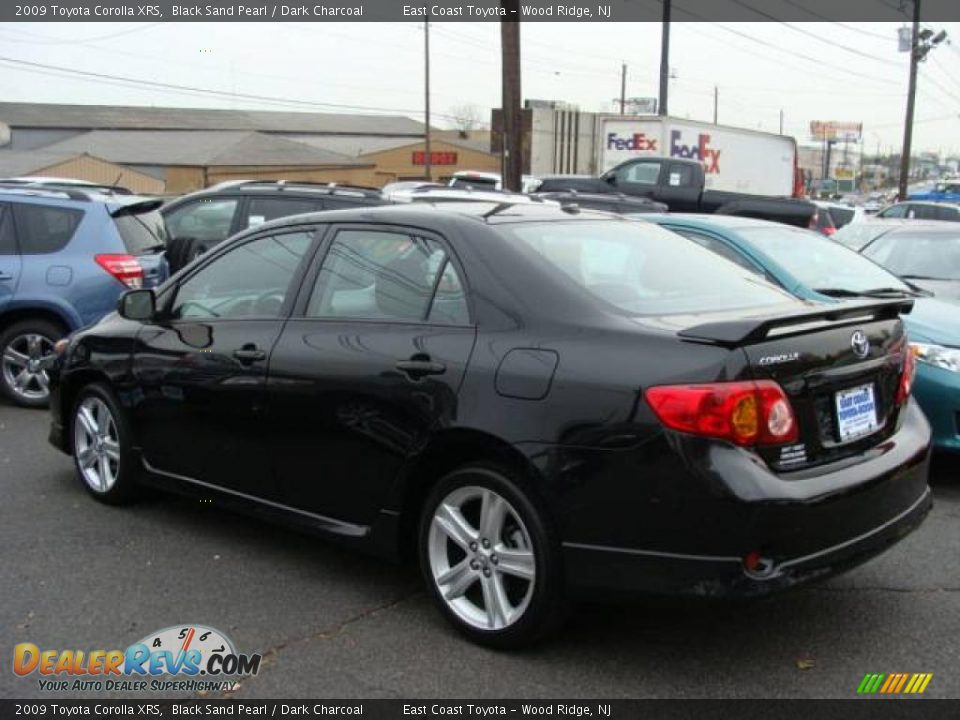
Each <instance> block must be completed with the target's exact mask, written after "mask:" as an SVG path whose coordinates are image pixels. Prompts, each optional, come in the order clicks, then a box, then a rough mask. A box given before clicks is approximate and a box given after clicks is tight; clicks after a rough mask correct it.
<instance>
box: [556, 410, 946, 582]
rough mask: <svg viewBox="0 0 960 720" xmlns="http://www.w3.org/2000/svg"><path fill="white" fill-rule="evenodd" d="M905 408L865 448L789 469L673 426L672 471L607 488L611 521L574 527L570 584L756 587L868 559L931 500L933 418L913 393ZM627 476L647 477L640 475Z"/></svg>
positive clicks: (915, 522)
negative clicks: (750, 564) (685, 435)
mask: <svg viewBox="0 0 960 720" xmlns="http://www.w3.org/2000/svg"><path fill="white" fill-rule="evenodd" d="M903 415H904V417H903V422H902V424H901V426H900V428H899V429H898V430H897V432H895V433H894V434H893V435H892V436H890V437H889V438H887V439H886V440H884V441H883V442H881V443H879V444H878V445H877V446H876V447H874V448H872V449H870V450H869V451H867V452H865V453H863V454H862V455H859V456H857V457H854V458H847V459H845V460H844V461H841V462H837V463H833V464H831V465H826V466H820V467H815V468H809V469H807V470H803V471H798V472H796V473H791V474H789V475H783V474H780V475H778V474H775V473H773V472H771V471H770V469H769V468H768V467H767V466H766V465H765V464H764V463H762V462H759V461H758V460H757V458H756V457H755V456H753V455H752V454H751V453H749V452H746V451H743V450H742V449H740V448H734V447H732V446H726V445H718V444H713V445H712V446H705V445H702V444H699V443H698V444H696V445H695V447H692V448H691V447H684V445H683V442H684V441H682V440H678V438H676V437H673V438H670V446H671V447H670V450H669V452H670V453H671V454H674V457H675V461H674V462H672V463H670V464H671V465H672V466H673V468H674V471H673V472H671V473H670V474H669V475H668V477H667V478H666V479H664V480H663V481H661V482H657V483H648V484H647V489H646V493H644V494H641V492H642V491H641V492H638V491H637V488H636V487H634V488H632V489H631V491H630V493H631V494H630V496H629V497H627V496H626V495H624V496H623V497H615V498H613V501H612V502H610V498H607V502H610V507H609V509H608V513H607V518H608V523H607V526H606V528H597V527H592V528H584V531H583V532H577V528H576V526H572V525H571V526H570V527H569V529H570V530H571V531H570V532H567V533H565V536H564V542H563V550H564V563H565V565H564V566H565V571H566V575H567V579H568V584H569V585H570V587H571V590H572V591H574V592H578V591H583V590H587V591H590V592H591V594H592V595H593V596H596V591H597V590H599V591H602V592H604V593H605V594H611V593H612V594H617V593H626V594H637V593H643V594H667V595H687V596H696V597H717V598H721V597H750V596H759V595H765V594H769V593H772V592H776V591H778V590H783V589H786V588H789V587H793V586H796V585H798V584H801V583H804V582H807V581H811V580H815V579H820V578H824V577H827V576H830V575H833V574H836V573H838V572H842V571H844V570H847V569H849V568H852V567H854V566H856V565H859V564H860V563H863V562H865V561H866V560H868V559H870V558H871V557H874V556H875V555H877V554H879V553H881V552H883V551H884V550H886V549H887V548H888V547H890V546H891V545H892V544H894V543H896V542H897V541H899V540H900V539H901V538H903V537H904V536H906V535H907V534H909V533H910V532H912V531H913V530H914V529H916V528H917V527H918V526H919V525H920V523H921V522H922V521H923V519H924V517H925V516H926V514H927V513H928V512H929V510H930V508H931V506H932V498H931V495H930V489H929V487H928V485H927V477H928V474H929V463H930V426H929V424H928V423H927V422H926V420H925V419H924V417H923V414H922V413H921V411H920V409H919V407H918V406H917V405H916V403H915V402H912V401H911V402H910V404H909V405H908V407H907V408H906V409H905V411H904V414H903ZM648 454H651V453H650V451H648ZM657 456H658V457H657V459H658V460H659V463H660V467H661V472H664V471H665V470H666V467H665V466H666V464H667V463H666V461H665V458H664V457H663V456H662V453H660V452H657ZM638 459H640V458H634V459H633V462H636V461H637V460H638ZM625 460H626V458H625ZM618 464H619V465H620V467H621V469H622V467H623V465H624V463H623V461H621V462H620V463H618ZM626 485H627V486H629V485H634V486H639V487H640V488H643V486H644V483H643V480H642V478H638V477H636V476H635V477H634V478H632V479H631V480H630V482H628V483H626ZM611 489H612V488H611ZM644 495H646V497H644ZM622 508H627V509H626V510H624V509H622ZM580 509H581V510H582V509H583V507H581V508H580ZM578 535H579V537H578ZM754 553H755V554H756V556H757V557H759V558H761V559H762V565H761V567H759V568H755V569H754V570H753V571H748V570H747V569H746V568H745V566H744V559H745V557H747V556H748V555H750V554H754Z"/></svg>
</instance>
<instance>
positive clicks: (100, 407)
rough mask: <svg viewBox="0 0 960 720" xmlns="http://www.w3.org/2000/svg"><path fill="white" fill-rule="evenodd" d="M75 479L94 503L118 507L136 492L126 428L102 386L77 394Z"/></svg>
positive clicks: (74, 450) (74, 440)
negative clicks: (77, 479) (79, 481)
mask: <svg viewBox="0 0 960 720" xmlns="http://www.w3.org/2000/svg"><path fill="white" fill-rule="evenodd" d="M71 427H72V432H71V443H72V447H71V449H72V450H73V453H72V454H73V461H74V465H75V466H76V470H77V476H78V477H79V478H80V480H81V481H82V482H83V485H84V487H86V489H87V491H88V492H89V493H90V494H91V495H93V496H94V497H95V498H96V499H97V500H99V501H101V502H105V503H108V504H110V505H119V504H122V503H125V502H128V501H130V500H131V499H133V497H134V495H135V491H136V480H135V478H134V477H133V476H134V473H135V468H134V459H133V457H132V455H131V452H130V447H129V445H130V442H129V437H130V435H129V432H128V431H127V424H126V421H125V418H124V415H123V413H122V410H121V409H120V407H119V405H118V404H117V402H116V400H115V399H114V397H113V394H112V393H111V392H110V390H109V389H108V388H107V387H106V386H105V385H102V384H99V383H96V384H93V385H88V386H86V387H85V388H83V390H81V391H80V393H79V395H78V396H77V400H76V402H75V403H74V407H73V415H72V418H71Z"/></svg>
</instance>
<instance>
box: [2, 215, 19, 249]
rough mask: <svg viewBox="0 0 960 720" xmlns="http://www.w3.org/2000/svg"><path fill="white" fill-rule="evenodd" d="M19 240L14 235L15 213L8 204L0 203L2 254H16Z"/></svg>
mask: <svg viewBox="0 0 960 720" xmlns="http://www.w3.org/2000/svg"><path fill="white" fill-rule="evenodd" d="M16 254H17V241H16V238H15V237H14V235H13V213H11V212H10V208H9V207H8V206H7V205H0V255H16Z"/></svg>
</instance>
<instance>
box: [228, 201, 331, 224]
mask: <svg viewBox="0 0 960 720" xmlns="http://www.w3.org/2000/svg"><path fill="white" fill-rule="evenodd" d="M322 209H323V201H321V200H313V199H310V198H295V197H253V198H250V199H249V200H248V201H247V219H246V222H245V223H244V224H243V227H247V228H251V227H256V226H257V225H262V224H263V223H265V222H269V221H270V220H276V219H277V218H283V217H287V216H289V215H300V214H302V213H309V212H316V211H317V210H322Z"/></svg>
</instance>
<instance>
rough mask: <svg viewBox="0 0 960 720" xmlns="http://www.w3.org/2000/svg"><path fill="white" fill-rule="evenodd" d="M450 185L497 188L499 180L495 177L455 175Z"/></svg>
mask: <svg viewBox="0 0 960 720" xmlns="http://www.w3.org/2000/svg"><path fill="white" fill-rule="evenodd" d="M450 187H458V188H465V187H482V188H496V187H497V181H496V180H494V179H493V178H485V177H455V178H454V179H453V180H451V181H450Z"/></svg>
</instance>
